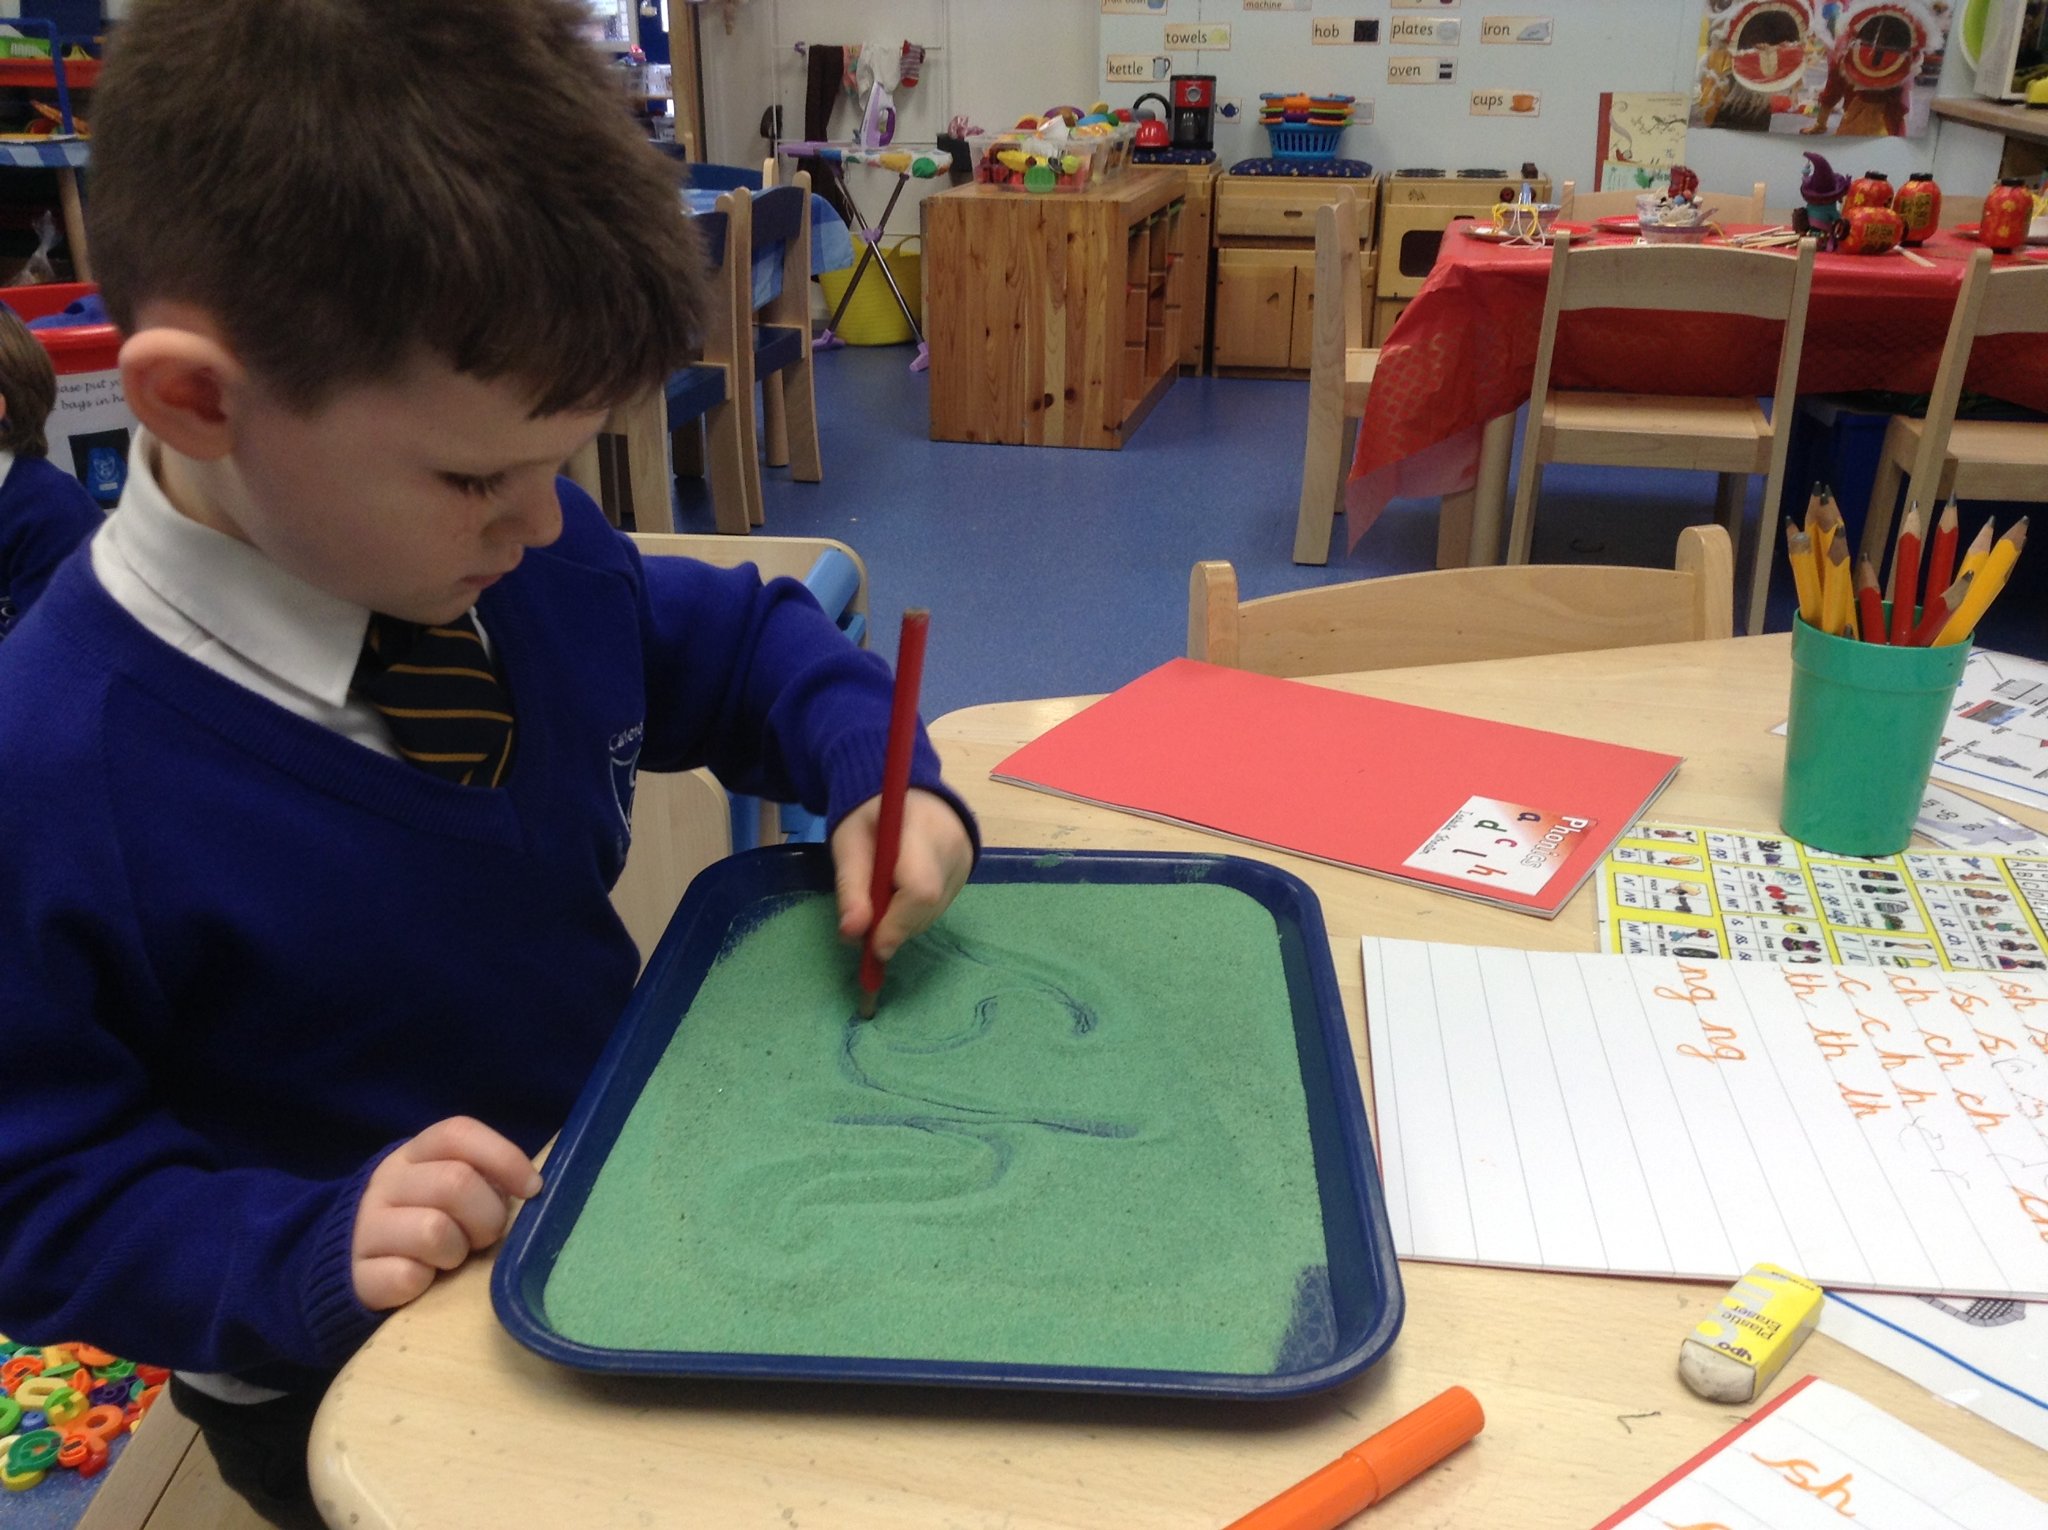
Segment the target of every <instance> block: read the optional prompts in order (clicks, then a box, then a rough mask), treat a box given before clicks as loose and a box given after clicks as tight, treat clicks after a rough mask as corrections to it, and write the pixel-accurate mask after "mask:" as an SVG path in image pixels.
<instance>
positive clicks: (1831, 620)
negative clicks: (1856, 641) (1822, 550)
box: [1820, 537, 1856, 637]
mask: <svg viewBox="0 0 2048 1530" xmlns="http://www.w3.org/2000/svg"><path fill="white" fill-rule="evenodd" d="M1855 612H1856V595H1855V591H1854V590H1853V589H1852V588H1851V582H1850V577H1849V546H1848V544H1847V543H1846V542H1844V541H1842V539H1841V538H1839V537H1837V538H1836V539H1835V540H1834V541H1833V542H1832V543H1830V544H1829V546H1828V551H1827V557H1826V558H1825V560H1823V562H1822V564H1821V570H1820V630H1821V631H1823V632H1825V633H1827V634H1828V635H1829V636H1830V637H1838V636H1841V635H1843V634H1845V633H1846V634H1849V635H1851V636H1853V635H1854V632H1855V620H1856V617H1855Z"/></svg>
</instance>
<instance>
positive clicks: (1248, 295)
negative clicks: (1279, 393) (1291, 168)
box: [1213, 175, 1380, 376]
mask: <svg viewBox="0 0 2048 1530" xmlns="http://www.w3.org/2000/svg"><path fill="white" fill-rule="evenodd" d="M1379 189H1380V183H1379V179H1378V177H1376V176H1368V177H1366V178H1364V179H1358V180H1353V179H1325V178H1322V177H1307V176H1304V177H1299V178H1297V177H1293V176H1270V177H1269V176H1247V175H1223V176H1218V177H1217V180H1216V215H1215V225H1216V296H1215V303H1214V313H1215V344H1214V350H1213V356H1214V361H1215V366H1216V370H1217V371H1218V372H1219V373H1225V374H1231V375H1237V376H1273V375H1276V374H1282V373H1290V372H1298V373H1302V374H1304V375H1305V374H1306V373H1307V371H1308V358H1309V340H1310V336H1311V335H1313V334H1314V333H1315V326H1314V318H1315V290H1316V209H1317V208H1318V207H1322V206H1324V205H1326V204H1328V203H1329V202H1332V201H1334V200H1335V199H1336V198H1338V197H1341V196H1349V197H1351V198H1353V199H1354V200H1355V201H1356V202H1357V204H1358V245H1359V270H1360V275H1361V278H1362V280H1363V283H1364V287H1365V291H1364V293H1363V294H1362V298H1363V301H1364V307H1363V308H1362V309H1361V310H1360V311H1361V312H1363V313H1368V314H1369V313H1371V312H1372V306H1373V294H1374V279H1375V273H1376V266H1375V262H1376V260H1377V252H1376V250H1375V239H1374V230H1375V226H1376V224H1377V222H1378V219H1377V218H1376V217H1375V216H1374V213H1375V211H1376V208H1377V204H1378V201H1379Z"/></svg>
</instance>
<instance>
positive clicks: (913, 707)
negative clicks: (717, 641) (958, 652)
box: [860, 608, 932, 1020]
mask: <svg viewBox="0 0 2048 1530" xmlns="http://www.w3.org/2000/svg"><path fill="white" fill-rule="evenodd" d="M931 620H932V614H931V612H929V611H927V610H923V609H921V608H914V609H912V610H909V611H905V612H904V613H903V632H902V635H901V636H900V637H899V638H898V639H897V640H896V691H895V694H894V697H893V698H892V700H891V703H890V708H889V750H888V753H887V754H886V755H885V756H884V757H883V761H882V817H881V823H880V824H879V825H878V826H877V828H876V830H875V875H874V879H873V881H871V882H870V883H869V884H868V905H869V913H868V933H867V936H866V938H865V939H864V940H863V941H862V942H861V951H860V1013H861V1018H862V1019H864V1020H866V1019H872V1018H873V1017H874V1013H875V1005H876V1003H877V1001H878V1000H879V999H880V998H881V993H882V963H881V961H880V959H879V958H877V957H876V955H875V930H876V929H877V928H878V927H879V926H880V925H881V922H882V916H883V915H884V914H886V913H888V912H889V904H890V901H891V899H892V898H893V896H894V894H895V891H896V852H897V851H898V850H899V849H900V848H901V847H902V843H903V799H904V798H905V797H906V796H908V795H909V792H910V752H911V746H912V745H913V744H914V743H915V742H916V739H917V692H918V687H919V685H920V684H922V682H923V679H924V642H925V634H926V633H927V632H928V631H929V630H930V627H931Z"/></svg>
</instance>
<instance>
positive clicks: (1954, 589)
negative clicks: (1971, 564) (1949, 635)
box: [1907, 574, 1977, 648]
mask: <svg viewBox="0 0 2048 1530" xmlns="http://www.w3.org/2000/svg"><path fill="white" fill-rule="evenodd" d="M1976 577H1977V576H1976V575H1975V574H1964V575H1961V576H1960V577H1959V578H1958V579H1957V580H1956V582H1955V583H1954V584H1952V585H1950V586H1949V587H1948V589H1947V590H1945V591H1944V592H1943V593H1941V594H1939V595H1930V596H1928V597H1927V610H1926V611H1925V612H1924V613H1923V614H1922V616H1921V618H1920V625H1919V626H1917V627H1915V628H1914V629H1913V635H1912V637H1911V638H1909V639H1908V640H1907V641H1908V642H1909V643H1910V644H1911V645H1912V646H1913V647H1915V648H1925V647H1926V646H1927V645H1928V644H1929V643H1932V642H1933V641H1934V640H1935V638H1936V637H1938V636H1940V634H1941V629H1942V628H1943V627H1946V626H1947V625H1948V619H1949V618H1950V617H1951V616H1953V615H1954V614H1955V613H1956V610H1957V608H1958V607H1960V606H1961V605H1962V603H1963V597H1964V596H1966V595H1968V594H1969V593H1970V581H1971V580H1973V579H1975V578H1976Z"/></svg>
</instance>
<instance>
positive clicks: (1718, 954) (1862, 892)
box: [1594, 823, 2048, 972]
mask: <svg viewBox="0 0 2048 1530" xmlns="http://www.w3.org/2000/svg"><path fill="white" fill-rule="evenodd" d="M1594 880H1595V881H1596V883H1597V884H1598V886H1599V889H1600V932H1601V938H1600V946H1601V949H1602V950H1605V951H1612V952H1616V953H1618V954H1621V955H1625V956H1682V957H1690V958H1704V959H1712V958H1728V959H1732V960H1734V961H1744V962H1780V963H1789V964H1793V965H1808V966H1819V965H1824V964H1826V963H1829V962H1852V963H1856V964H1859V965H1871V966H1878V967H1928V968H1944V967H1946V968H1969V969H1982V970H1985V971H1990V972H2048V856H2044V855H1990V854H1986V853H1984V852H1981V851H1965V850H1909V851H1907V852H1906V853H1905V854H1903V855H1891V856H1883V857H1879V858H1877V859H1874V860H1856V859H1853V858H1851V857H1848V856H1839V855H1830V854H1828V853H1827V852H1826V851H1823V850H1809V849H1808V848H1807V847H1806V846H1804V845H1802V844H1800V843H1799V842H1798V841H1797V840H1794V839H1788V838H1786V837H1784V836H1783V835H1777V836H1771V835H1764V834H1751V833H1737V832H1735V831H1734V830H1729V829H1708V828H1701V827H1698V826H1695V825H1686V824H1669V823H1638V824H1636V825H1635V826H1634V827H1633V828H1631V829H1630V830H1629V831H1628V833H1627V834H1625V835H1623V836H1622V838H1621V839H1620V840H1619V841H1618V842H1617V843H1616V845H1615V846H1614V848H1613V849H1612V850H1610V851H1609V852H1608V853H1607V856H1606V858H1605V859H1604V860H1602V862H1601V863H1600V868H1599V870H1598V872H1597V873H1595V878H1594Z"/></svg>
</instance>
